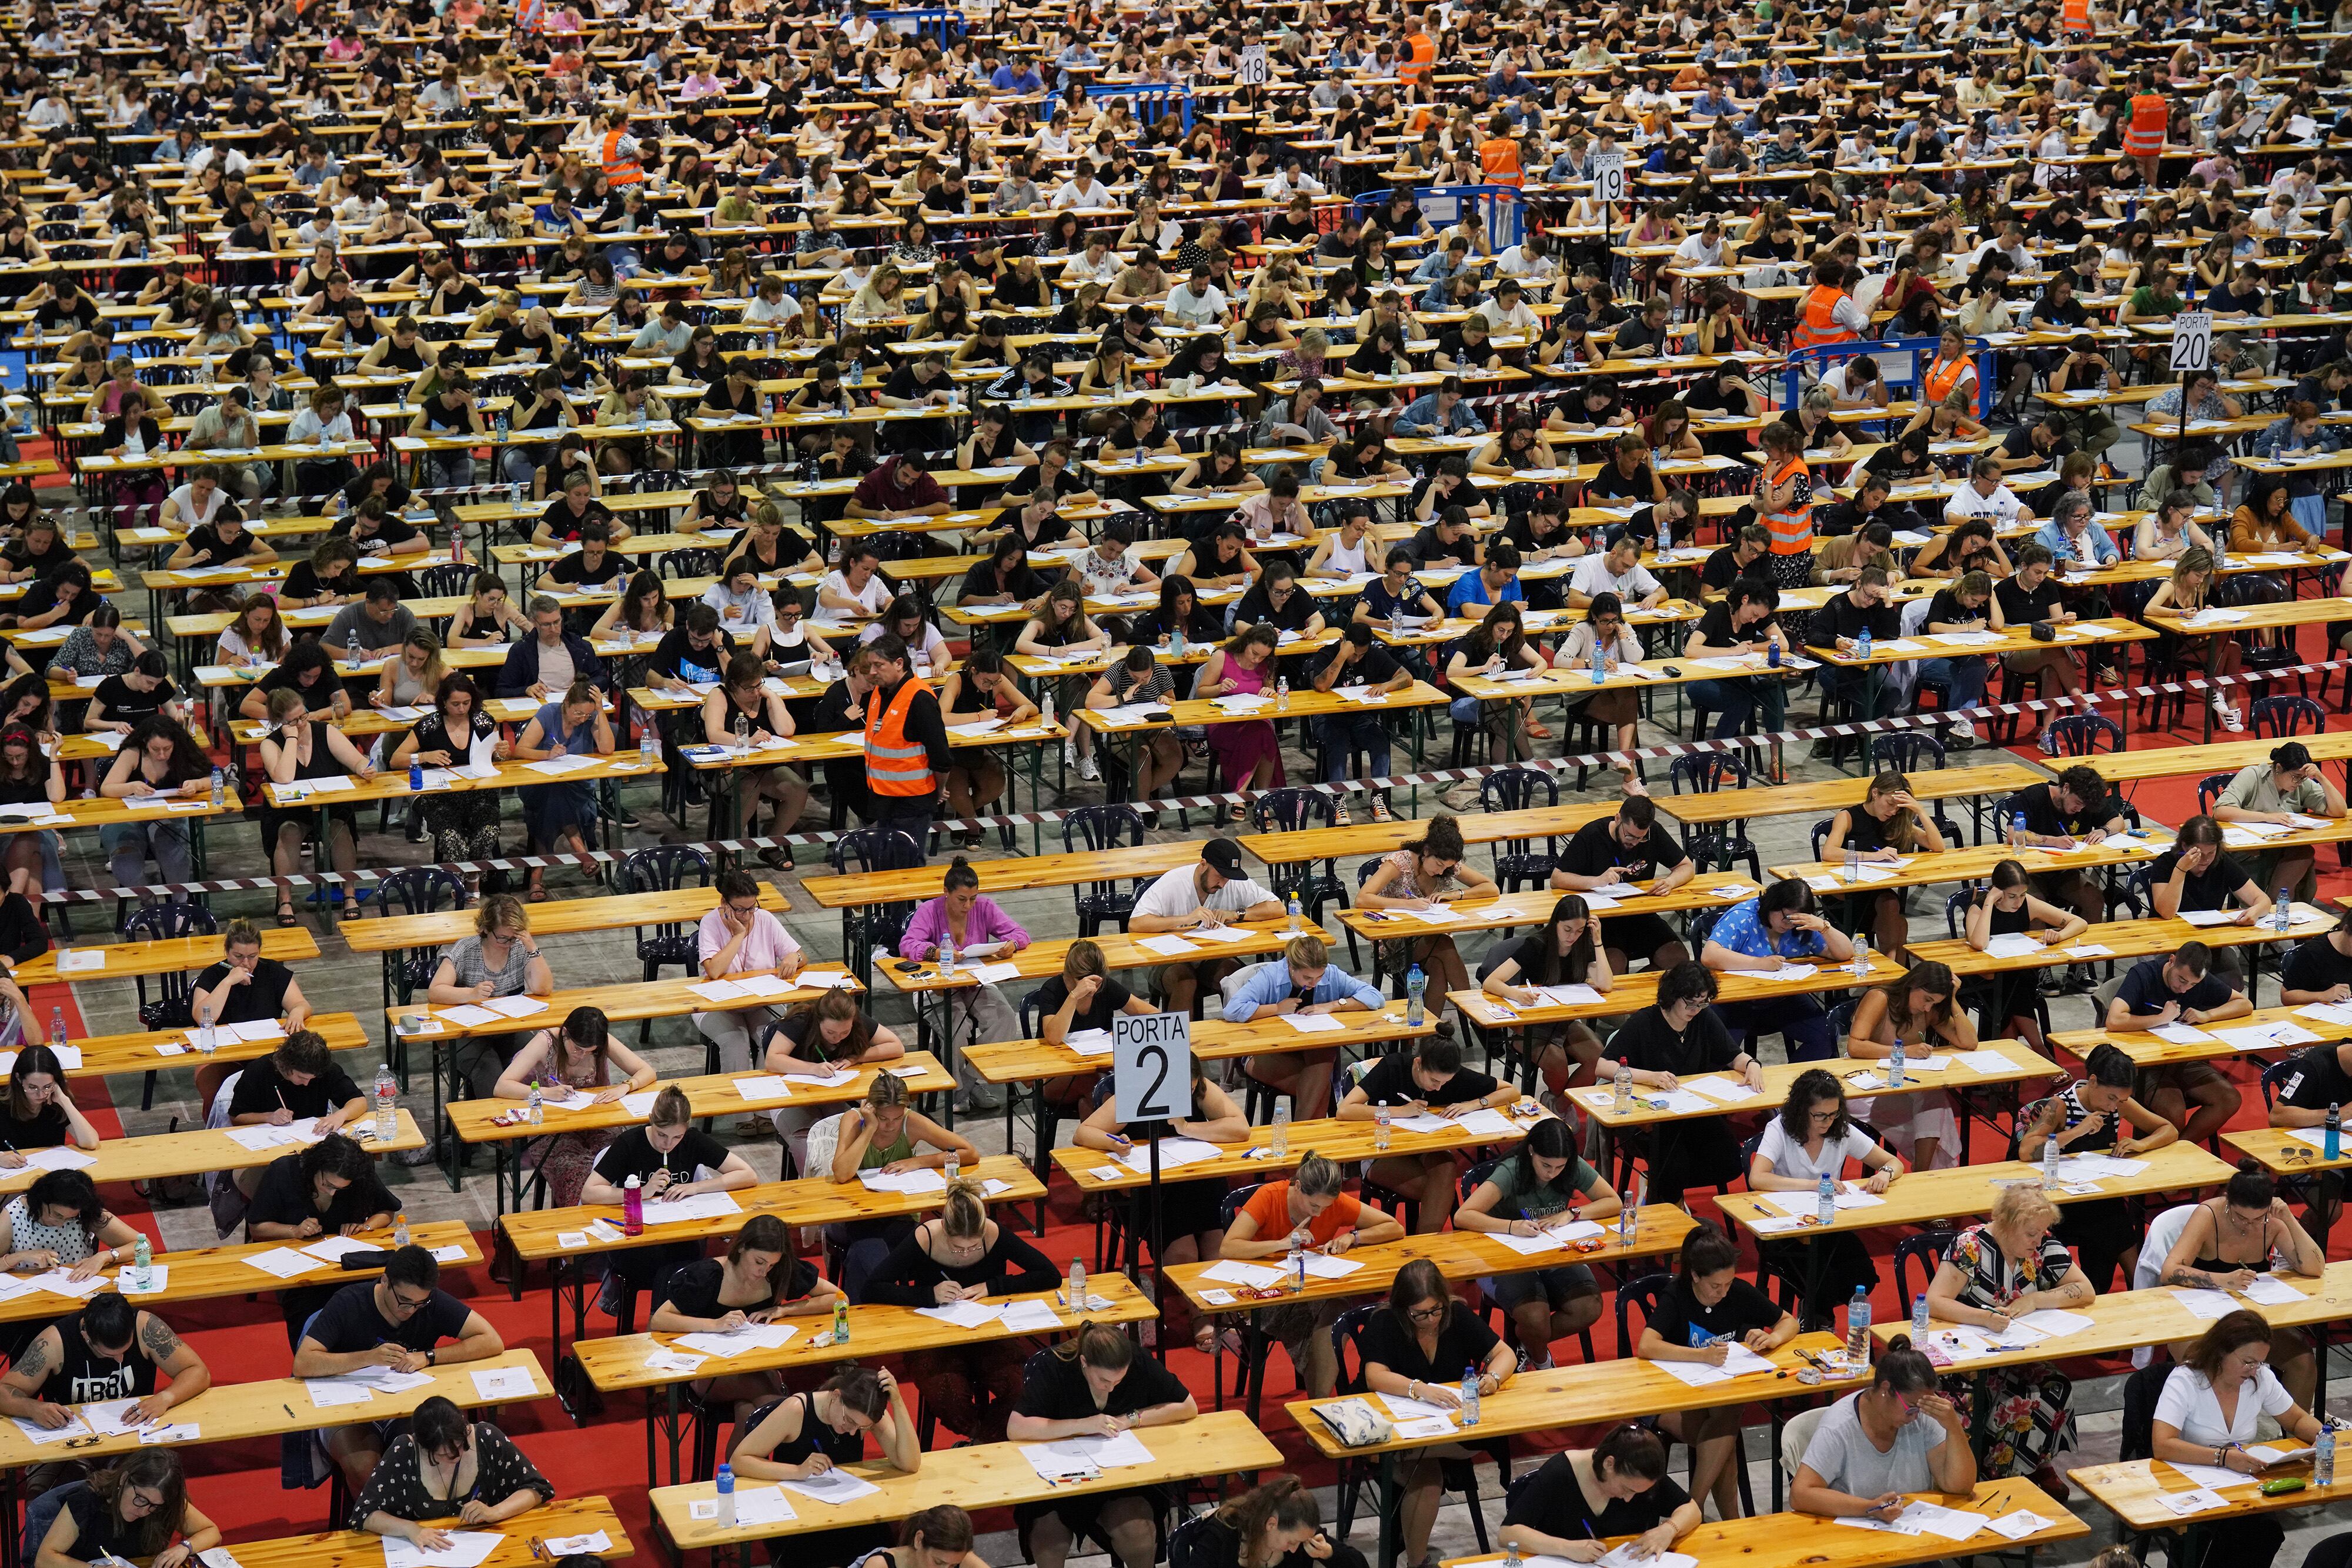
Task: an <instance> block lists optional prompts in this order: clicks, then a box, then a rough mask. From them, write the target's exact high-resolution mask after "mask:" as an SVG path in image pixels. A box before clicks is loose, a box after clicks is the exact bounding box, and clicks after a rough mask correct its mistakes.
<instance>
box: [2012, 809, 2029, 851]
mask: <svg viewBox="0 0 2352 1568" xmlns="http://www.w3.org/2000/svg"><path fill="white" fill-rule="evenodd" d="M2009 847H2010V848H2011V849H2012V850H2021V849H2023V848H2024V847H2025V813H2024V812H2022V811H2020V812H2018V813H2017V814H2016V815H2015V816H2013V817H2011V818H2010V820H2009Z"/></svg>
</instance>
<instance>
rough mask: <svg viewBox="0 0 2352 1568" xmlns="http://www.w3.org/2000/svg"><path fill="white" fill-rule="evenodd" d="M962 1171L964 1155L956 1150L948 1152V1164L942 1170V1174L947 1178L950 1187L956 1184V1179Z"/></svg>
mask: <svg viewBox="0 0 2352 1568" xmlns="http://www.w3.org/2000/svg"><path fill="white" fill-rule="evenodd" d="M962 1170H963V1155H961V1154H959V1153H958V1152H957V1151H955V1150H954V1149H950V1150H949V1151H948V1157H947V1163H946V1165H945V1166H942V1167H941V1168H940V1175H941V1176H945V1177H946V1178H947V1183H948V1185H949V1186H955V1184H956V1177H957V1176H959V1175H961V1172H962Z"/></svg>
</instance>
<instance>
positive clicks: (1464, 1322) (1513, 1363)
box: [1357, 1258, 1698, 1563]
mask: <svg viewBox="0 0 2352 1568" xmlns="http://www.w3.org/2000/svg"><path fill="white" fill-rule="evenodd" d="M1357 1344H1358V1347H1359V1349H1360V1354H1362V1356H1363V1364H1364V1370H1363V1381H1364V1386H1365V1387H1366V1388H1368V1389H1370V1391H1371V1392H1372V1393H1374V1394H1380V1395H1386V1396H1392V1397H1399V1398H1404V1399H1412V1400H1418V1401H1420V1402H1421V1403H1422V1404H1424V1405H1433V1406H1436V1407H1437V1408H1438V1409H1440V1410H1457V1409H1459V1408H1460V1407H1461V1405H1462V1396H1461V1394H1460V1392H1459V1390H1460V1387H1461V1385H1462V1384H1463V1383H1465V1382H1466V1381H1468V1374H1467V1373H1466V1372H1465V1371H1462V1370H1458V1369H1462V1368H1470V1367H1475V1368H1476V1369H1477V1375H1478V1392H1479V1393H1480V1395H1482V1396H1492V1395H1493V1394H1495V1393H1496V1391H1497V1390H1498V1389H1500V1388H1501V1387H1502V1386H1503V1385H1505V1384H1507V1383H1508V1382H1510V1380H1511V1377H1512V1375H1513V1374H1514V1373H1516V1372H1517V1369H1518V1354H1517V1352H1516V1351H1514V1350H1513V1349H1512V1348H1511V1347H1510V1346H1509V1345H1508V1344H1506V1343H1504V1342H1503V1339H1502V1336H1500V1335H1499V1334H1497V1333H1495V1331H1494V1330H1493V1329H1491V1328H1488V1327H1487V1326H1486V1319H1485V1318H1484V1317H1483V1316H1481V1315H1480V1314H1479V1312H1477V1311H1476V1310H1475V1309H1474V1308H1471V1307H1468V1306H1465V1304H1463V1303H1462V1302H1461V1301H1456V1300H1455V1299H1454V1292H1453V1291H1450V1290H1448V1289H1447V1288H1446V1284H1445V1276H1444V1275H1443V1274H1441V1273H1439V1272H1438V1270H1437V1265H1436V1264H1434V1263H1433V1262H1431V1261H1430V1260H1428V1259H1426V1258H1416V1259H1414V1260H1412V1262H1410V1263H1407V1264H1406V1265H1405V1266H1404V1267H1403V1268H1402V1269H1400V1270H1397V1275H1396V1281H1395V1282H1394V1283H1393V1284H1391V1286H1390V1287H1389V1299H1388V1310H1387V1311H1385V1312H1374V1313H1372V1314H1371V1317H1370V1322H1367V1323H1366V1324H1365V1325H1364V1330H1363V1336H1362V1338H1361V1339H1360V1340H1359V1341H1358V1342H1357ZM1470 1458H1471V1454H1470V1450H1469V1449H1467V1448H1464V1447H1462V1445H1461V1444H1459V1443H1438V1444H1433V1445H1432V1446H1430V1447H1427V1448H1415V1449H1413V1450H1412V1453H1411V1454H1409V1455H1406V1456H1403V1457H1402V1458H1400V1459H1399V1460H1398V1462H1397V1470H1398V1474H1397V1483H1396V1484H1397V1489H1398V1522H1399V1528H1400V1530H1401V1531H1402V1534H1403V1536H1404V1547H1405V1561H1406V1562H1408V1563H1420V1562H1423V1560H1425V1559H1426V1558H1427V1557H1428V1555H1429V1532H1430V1529H1431V1527H1432V1526H1433V1524H1435V1522H1436V1521H1437V1504H1438V1499H1439V1496H1440V1494H1441V1492H1442V1490H1443V1482H1444V1462H1445V1461H1447V1460H1449V1459H1450V1460H1454V1461H1457V1462H1460V1463H1465V1464H1466V1463H1468V1462H1469V1460H1470ZM1693 1512H1694V1513H1696V1510H1693ZM1691 1522H1692V1523H1693V1524H1696V1523H1697V1522H1698V1521H1697V1520H1696V1518H1694V1519H1693V1520H1692V1521H1691Z"/></svg>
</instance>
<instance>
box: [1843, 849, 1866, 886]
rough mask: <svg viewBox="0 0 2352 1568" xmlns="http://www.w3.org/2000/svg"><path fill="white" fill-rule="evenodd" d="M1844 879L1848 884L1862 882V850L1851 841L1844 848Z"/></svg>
mask: <svg viewBox="0 0 2352 1568" xmlns="http://www.w3.org/2000/svg"><path fill="white" fill-rule="evenodd" d="M1845 879H1846V881H1848V882H1860V881H1861V880H1862V849H1861V846H1859V845H1857V844H1855V843H1854V842H1853V841H1851V840H1849V841H1847V842H1846V846H1845Z"/></svg>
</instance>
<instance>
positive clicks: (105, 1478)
mask: <svg viewBox="0 0 2352 1568" xmlns="http://www.w3.org/2000/svg"><path fill="white" fill-rule="evenodd" d="M25 1533H26V1538H27V1539H37V1540H38V1541H39V1542H40V1543H41V1544H40V1547H39V1549H38V1551H37V1552H36V1553H35V1555H34V1558H33V1562H34V1563H35V1568H77V1565H78V1564H80V1563H120V1562H122V1561H123V1560H124V1559H126V1558H131V1557H144V1558H147V1559H149V1560H150V1561H151V1562H152V1564H153V1568H186V1564H187V1563H190V1562H191V1561H193V1560H194V1557H195V1555H196V1553H198V1552H209V1551H211V1550H212V1549H213V1548H214V1547H215V1546H218V1545H219V1544H220V1530H219V1527H218V1526H216V1525H215V1524H214V1523H213V1521H211V1520H209V1519H206V1518H205V1516H204V1515H203V1514H202V1513H201V1512H199V1511H197V1509H196V1505H195V1504H194V1503H192V1502H190V1501H189V1500H188V1479H187V1476H186V1474H185V1473H184V1471H183V1470H182V1469H181V1468H180V1456H179V1455H178V1454H177V1453H174V1452H173V1450H171V1449H169V1448H144V1449H142V1450H141V1451H140V1452H138V1453H136V1454H132V1455H130V1456H128V1457H127V1458H123V1459H122V1460H121V1461H120V1462H118V1463H116V1464H113V1465H110V1466H109V1467H108V1468H107V1469H102V1470H100V1471H99V1472H98V1473H97V1474H96V1475H93V1476H91V1477H90V1478H89V1479H88V1480H86V1481H84V1480H77V1481H71V1482H68V1484H66V1485H65V1486H62V1487H59V1488H58V1489H56V1490H53V1491H50V1492H47V1493H46V1494H44V1495H42V1496H40V1497H37V1498H35V1499H34V1500H33V1502H32V1505H31V1506H30V1507H28V1508H27V1509H26V1511H25ZM174 1537H177V1539H176V1540H175V1539H173V1538H174Z"/></svg>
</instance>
